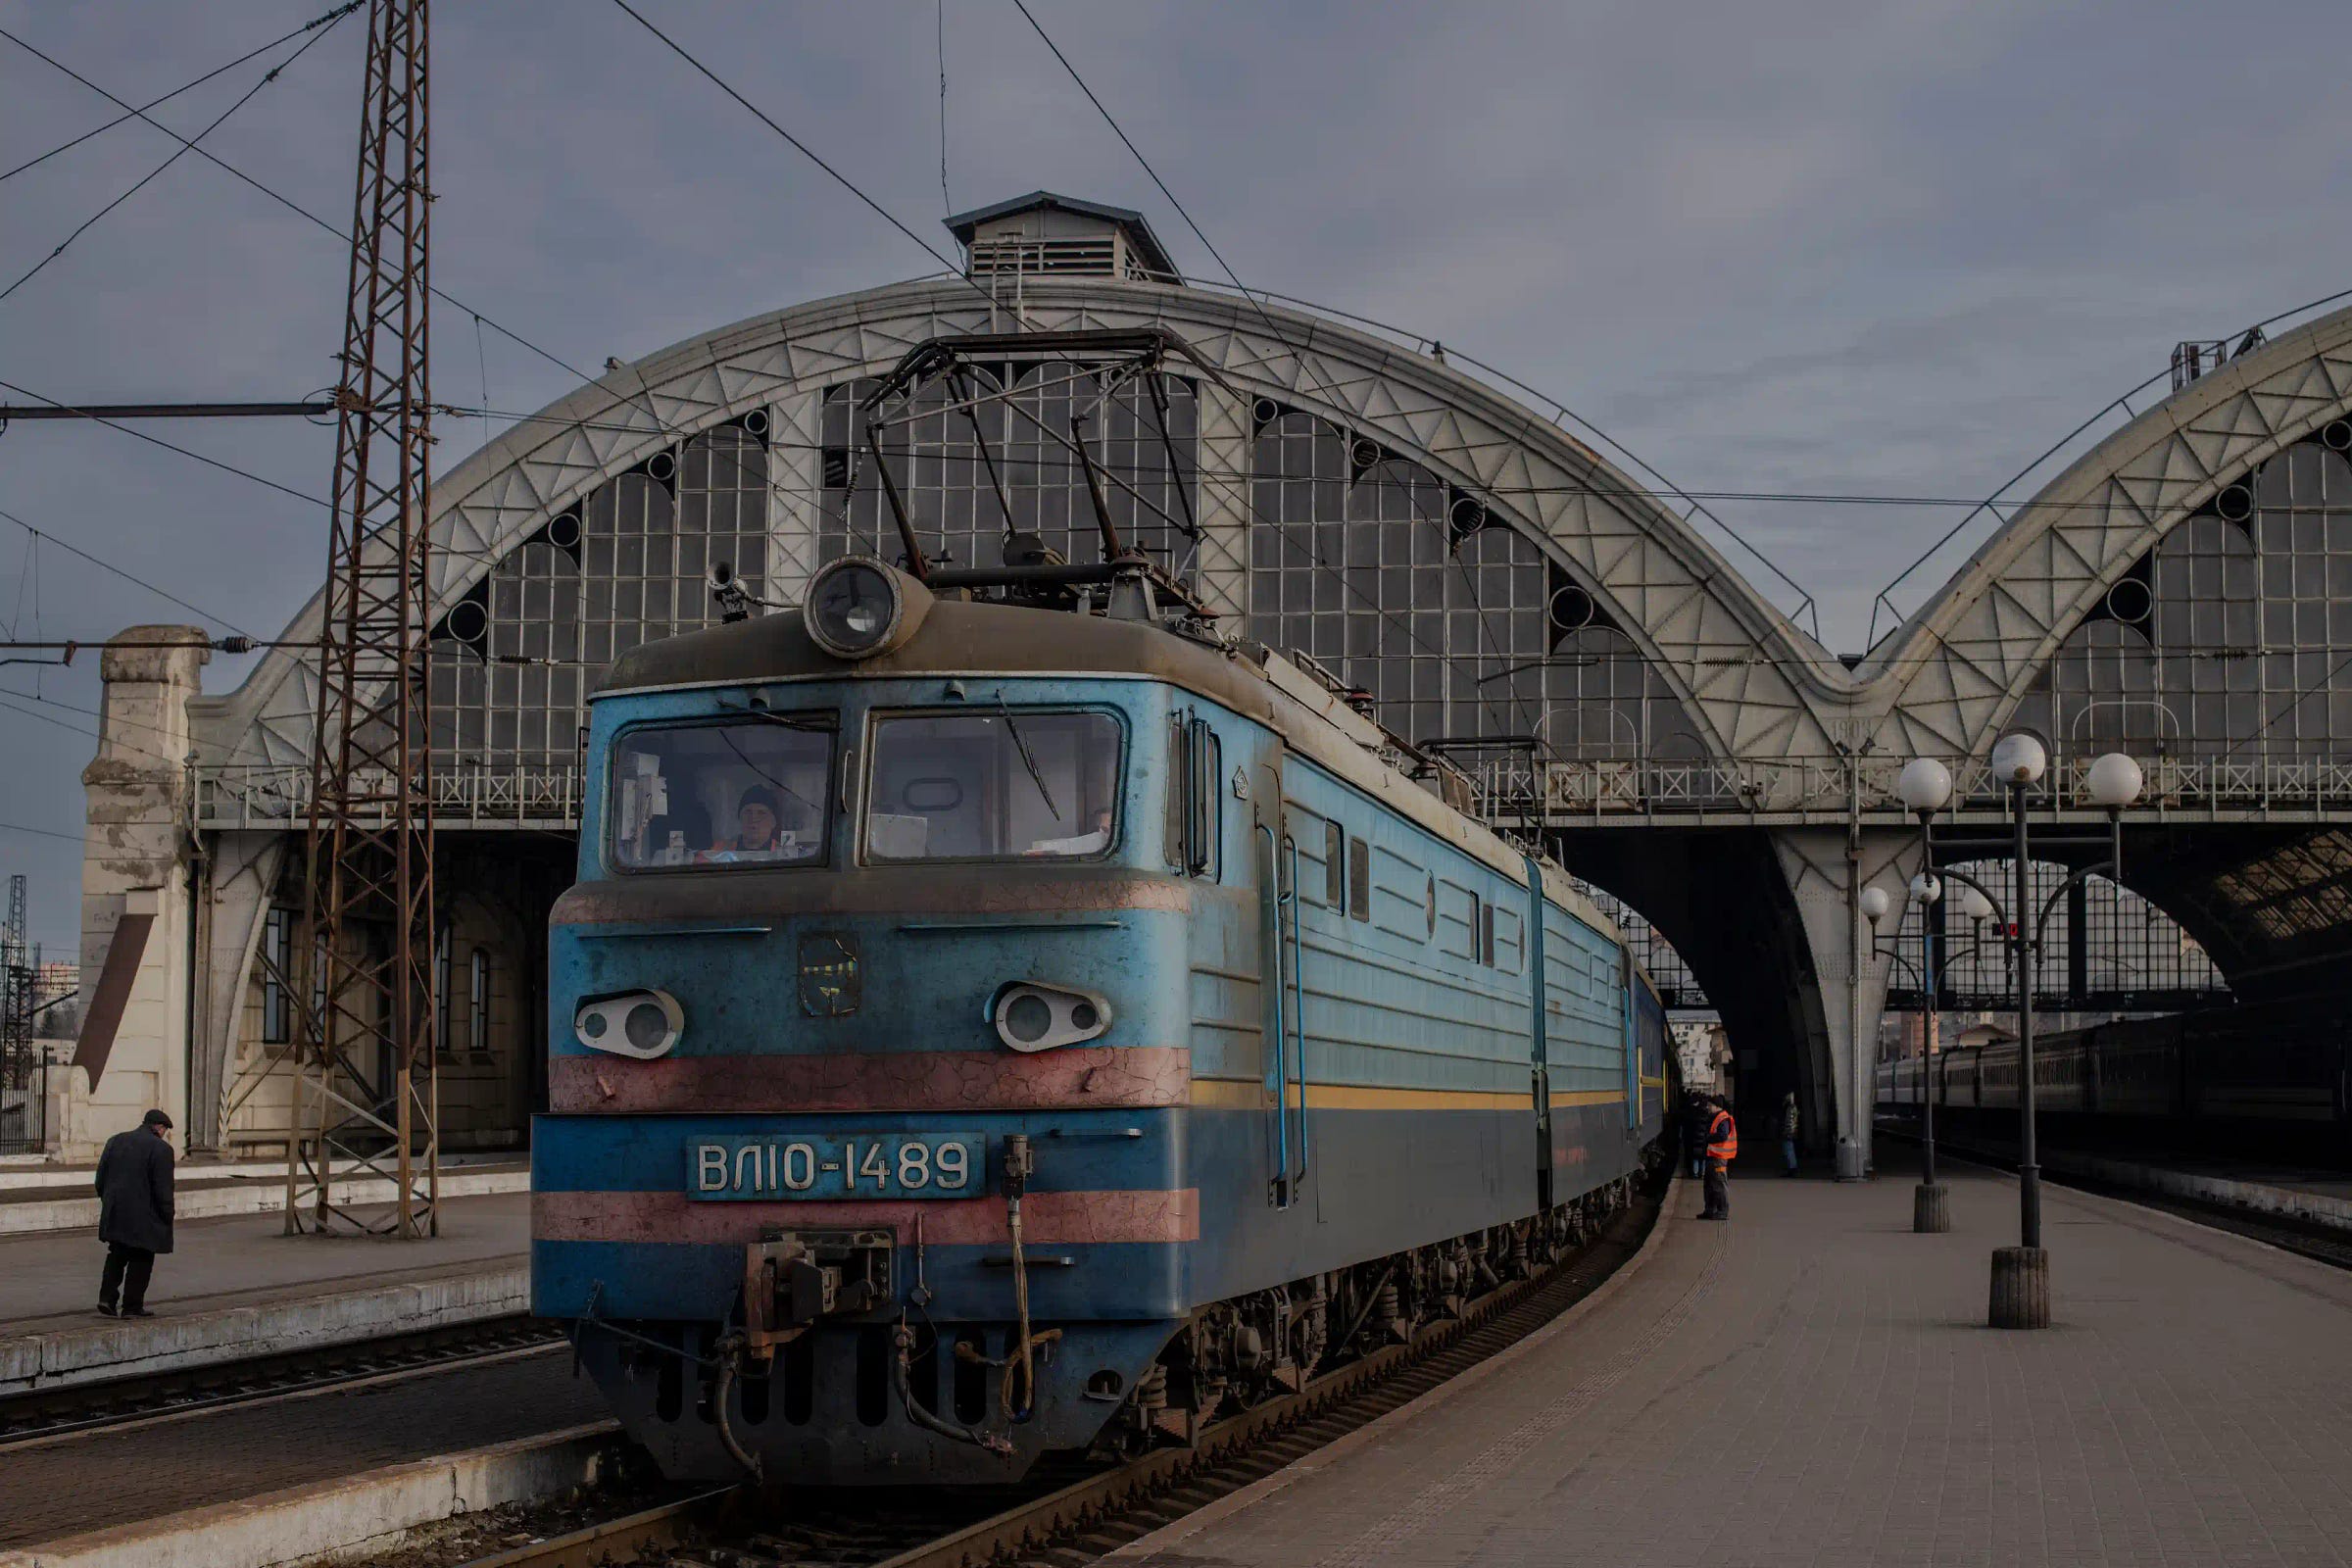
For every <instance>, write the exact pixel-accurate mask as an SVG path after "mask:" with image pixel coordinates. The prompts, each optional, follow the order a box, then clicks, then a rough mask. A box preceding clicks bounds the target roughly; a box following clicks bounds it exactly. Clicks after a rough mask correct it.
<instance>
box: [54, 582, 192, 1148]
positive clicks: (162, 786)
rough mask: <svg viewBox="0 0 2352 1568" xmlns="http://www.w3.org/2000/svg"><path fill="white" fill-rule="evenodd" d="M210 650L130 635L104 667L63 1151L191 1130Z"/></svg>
mask: <svg viewBox="0 0 2352 1568" xmlns="http://www.w3.org/2000/svg"><path fill="white" fill-rule="evenodd" d="M206 641H207V639H206V636H205V633H204V632H203V631H202V630H201V629H200V628H198V627H194V626H132V627H130V628H128V629H127V630H124V631H123V632H121V633H118V634H117V635H116V636H115V637H114V638H113V639H112V640H111V641H110V642H109V643H108V644H107V646H106V651H105V653H104V654H103V655H102V656H101V657H100V660H99V676H100V679H102V680H103V681H104V682H105V696H104V698H103V699H102V702H101V707H100V715H101V716H100V718H99V726H98V727H99V734H100V739H99V742H98V755H97V757H96V758H94V759H93V760H91V762H90V764H89V766H87V767H85V768H83V769H82V774H81V782H82V787H83V790H84V792H85V795H86V799H87V816H86V825H85V828H84V834H83V840H82V862H81V932H82V936H81V1004H82V1016H83V1018H84V1019H85V1022H84V1024H83V1026H82V1038H81V1041H80V1044H79V1045H78V1046H77V1047H76V1051H75V1056H74V1063H75V1066H76V1067H77V1068H79V1069H80V1070H79V1071H77V1072H75V1073H73V1074H70V1075H69V1078H70V1082H71V1085H72V1087H71V1088H70V1090H69V1096H68V1097H69V1099H70V1100H72V1101H73V1102H74V1103H73V1104H71V1105H70V1106H69V1107H68V1113H67V1115H66V1117H65V1118H64V1123H63V1128H64V1131H65V1133H66V1138H65V1139H64V1140H61V1147H60V1150H59V1152H61V1153H64V1154H66V1155H68V1156H69V1157H75V1156H79V1155H85V1154H87V1153H89V1152H91V1151H92V1150H94V1149H95V1148H96V1146H97V1145H98V1144H101V1143H103V1142H104V1141H105V1140H106V1139H107V1138H109V1137H110V1136H112V1135H113V1134H115V1133H118V1132H121V1131H122V1130H123V1129H124V1128H126V1127H134V1126H136V1125H137V1124H138V1120H139V1117H140V1116H141V1115H143V1114H144V1113H145V1112H146V1111H147V1110H148V1109H149V1108H150V1107H152V1106H160V1107H161V1108H162V1109H163V1110H164V1111H165V1112H167V1113H168V1114H169V1115H170V1116H171V1117H172V1120H173V1122H175V1123H176V1124H177V1125H178V1126H180V1127H182V1128H185V1127H187V1126H188V1125H189V1122H190V1120H191V1119H192V1118H191V1116H190V1114H189V1110H190V1107H189V1104H188V1043H189V1038H190V1033H191V1031H190V1028H189V1024H190V1017H191V1013H192V1010H193V1007H192V1004H193V996H194V993H193V989H192V987H193V983H194V976H193V974H192V969H193V964H192V962H191V956H192V955H191V938H192V935H193V931H194V925H193V921H194V914H195V909H194V905H193V901H192V899H191V896H190V887H189V879H190V869H191V866H192V865H193V864H194V840H193V837H192V835H191V834H190V832H189V830H188V824H189V822H190V821H191V819H192V804H193V803H192V802H191V801H190V800H189V798H188V790H189V774H188V761H189V758H190V756H191V754H192V752H193V749H194V748H193V741H192V738H191V729H190V724H189V719H188V699H189V698H191V697H193V696H195V695H197V693H198V691H199V690H200V689H201V679H200V675H199V671H200V670H202V668H203V666H204V665H205V663H206V662H208V661H209V660H210V659H211V658H212V655H211V653H210V651H209V650H208V649H207V647H206ZM118 948H120V951H118ZM110 958H112V959H114V960H115V961H114V962H113V963H112V964H110V963H109V959H110ZM68 1143H70V1145H71V1147H67V1144H68Z"/></svg>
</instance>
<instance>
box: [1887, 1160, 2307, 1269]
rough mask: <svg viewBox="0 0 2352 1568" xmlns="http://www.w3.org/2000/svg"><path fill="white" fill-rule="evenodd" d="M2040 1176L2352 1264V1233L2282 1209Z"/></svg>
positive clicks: (2003, 1164)
mask: <svg viewBox="0 0 2352 1568" xmlns="http://www.w3.org/2000/svg"><path fill="white" fill-rule="evenodd" d="M1880 1131H1881V1132H1883V1133H1887V1134H1888V1135H1889V1136H1892V1137H1895V1138H1900V1139H1902V1140H1903V1141H1904V1142H1906V1143H1910V1144H1914V1145H1916V1144H1917V1143H1918V1142H1919V1139H1918V1136H1917V1135H1916V1134H1913V1133H1908V1132H1902V1131H1898V1130H1896V1129H1893V1128H1888V1127H1882V1128H1880ZM1936 1151H1937V1152H1938V1153H1941V1154H1947V1155H1949V1156H1951V1157H1953V1158H1957V1159H1965V1160H1968V1161H1970V1162H1972V1163H1975V1164H1979V1165H1989V1166H1991V1167H1992V1168H1993V1169H1995V1170H2005V1171H2008V1172H2009V1173H2011V1174H2012V1175H2014V1174H2016V1171H2017V1155H2016V1152H2015V1151H2014V1150H2004V1149H1996V1148H1990V1147H1987V1146H1985V1145H1983V1144H1958V1143H1954V1142H1952V1141H1951V1140H1950V1139H1949V1138H1945V1137H1943V1136H1941V1135H1940V1134H1939V1135H1938V1136H1937V1137H1936ZM2041 1179H2042V1180H2043V1181H2044V1182H2046V1183H2048V1184H2050V1185H2052V1186H2057V1187H2072V1188H2075V1189H2077V1190H2079V1191H2081V1192H2085V1193H2095V1194H2097V1195H2098V1196H2099V1197H2101V1198H2112V1199H2115V1200H2117V1201H2121V1202H2126V1203H2136V1204H2137V1205H2139V1206H2140V1207H2141V1208H2153V1209H2156V1210H2159V1211H2160V1212H2163V1213H2167V1214H2178V1215H2179V1216H2180V1217H2181V1218H2182V1219H2193V1220H2195V1221H2196V1222H2197V1223H2198V1224H2200V1225H2210V1226H2212V1227H2213V1228H2214V1229H2215V1230H2222V1231H2229V1232H2230V1233H2231V1234H2232V1235H2236V1236H2243V1237H2246V1238H2248V1239H2249V1240H2252V1241H2257V1242H2265V1243H2268V1244H2269V1245H2270V1246H2273V1247H2276V1248H2278V1249H2279V1250H2282V1251H2288V1252H2294V1253H2296V1254H2298V1255H2299V1256H2303V1257H2308V1258H2310V1259H2312V1260H2313V1261H2314V1262H2319V1263H2327V1264H2329V1265H2331V1266H2333V1267H2336V1268H2342V1269H2352V1233H2347V1232H2344V1231H2341V1230H2337V1229H2335V1228H2333V1227H2331V1226H2327V1225H2322V1224H2318V1223H2316V1222H2313V1221H2308V1220H2297V1219H2295V1218H2293V1217H2292V1216H2290V1215H2285V1214H2265V1213H2261V1212H2259V1211H2257V1210H2253V1209H2247V1208H2240V1207H2238V1206H2237V1205H2236V1204H2233V1203H2220V1202H2206V1201H2200V1200H2198V1199H2194V1198H2180V1197H2177V1196H2175V1195H2174V1194H2171V1193H2151V1192H2149V1191H2147V1190H2146V1189H2144V1188H2139V1187H2130V1186H2126V1185H2125V1184H2124V1183H2122V1182H2107V1181H2101V1180H2099V1179H2098V1178H2097V1177H2095V1176H2082V1175H2078V1174H2075V1173H2074V1172H2071V1171H2053V1170H2052V1169H2050V1168H2049V1167H2048V1166H2047V1165H2044V1166H2043V1167H2042V1169H2041Z"/></svg>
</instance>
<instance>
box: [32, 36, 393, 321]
mask: <svg viewBox="0 0 2352 1568" xmlns="http://www.w3.org/2000/svg"><path fill="white" fill-rule="evenodd" d="M350 14H351V10H350V8H346V9H345V10H344V11H342V12H341V13H340V14H338V15H336V16H335V17H334V18H333V20H331V21H329V22H328V23H327V24H326V25H324V26H322V27H319V29H318V30H317V31H315V32H312V33H311V35H310V36H309V37H307V38H305V39H303V40H302V47H301V48H299V49H297V50H295V51H294V52H293V54H291V55H289V56H287V57H286V58H285V59H284V60H282V61H280V62H278V64H276V65H274V66H271V67H270V69H269V70H268V71H267V72H265V73H263V75H262V79H261V80H259V81H257V82H255V83H254V84H253V85H252V86H250V87H248V88H246V89H245V91H244V92H243V93H242V94H240V95H239V96H238V98H237V100H236V101H235V102H234V103H232V104H230V105H229V106H228V107H227V108H226V109H223V110H221V113H220V114H218V115H216V116H214V117H213V119H212V121H211V123H208V124H207V125H206V126H205V127H204V128H203V129H202V130H200V131H198V132H197V133H196V134H195V136H194V137H193V138H191V139H183V140H182V141H181V143H180V145H179V146H178V147H177V148H176V149H174V150H173V152H172V156H171V157H169V158H167V159H165V160H164V161H163V162H162V163H160V164H158V165H156V166H155V168H153V169H151V170H149V171H148V172H146V173H145V174H142V175H141V176H140V177H139V179H138V181H137V183H135V184H133V185H132V186H131V187H130V188H129V189H127V190H125V191H123V193H122V194H121V195H119V196H117V197H116V198H115V199H114V200H113V201H111V202H108V203H107V204H106V205H105V206H104V207H101V208H99V209H98V211H96V212H95V213H92V214H91V215H90V216H89V217H88V218H86V219H83V220H82V221H81V222H80V223H79V224H78V225H76V226H75V228H74V229H73V232H72V233H70V234H68V235H67V236H66V237H65V238H64V239H62V240H59V241H58V242H57V247H56V248H55V249H54V250H52V251H50V253H49V254H48V255H46V256H44V257H42V258H41V259H40V260H39V261H37V262H35V263H33V265H32V266H31V268H30V269H29V270H26V271H25V273H24V274H23V275H22V276H20V277H19V278H18V279H17V280H16V281H15V282H13V283H11V284H9V285H8V287H6V288H0V300H5V299H7V298H8V297H9V296H10V295H12V294H14V293H16V291H17V290H19V289H21V288H23V287H24V286H25V284H27V283H29V282H31V281H32V280H33V279H34V278H35V277H38V276H39V275H40V274H41V272H42V271H43V270H46V269H47V268H48V266H49V264H50V263H51V262H54V261H56V260H57V259H58V258H59V257H61V256H63V255H65V254H66V251H67V249H68V248H69V247H70V246H72V245H73V242H74V241H75V240H77V239H79V238H81V236H82V235H84V234H86V233H88V232H89V231H90V230H91V229H92V228H94V227H96V226H97V225H98V223H99V222H101V221H103V220H104V219H105V218H106V216H107V215H108V214H109V213H111V212H113V211H115V209H117V208H119V207H121V206H122V205H123V203H124V202H126V201H128V200H130V199H131V198H132V197H133V196H136V195H137V194H138V193H139V192H140V191H142V190H144V189H146V188H147V186H148V185H149V184H150V183H151V182H153V181H154V180H155V179H157V178H158V177H160V176H161V175H162V174H163V172H165V171H166V170H168V169H170V168H171V167H172V165H173V164H176V163H178V162H179V161H180V160H181V159H182V158H185V157H186V156H187V155H188V154H189V153H191V152H194V151H196V144H197V143H198V142H201V141H203V140H204V138H205V137H207V136H210V135H211V134H212V133H213V132H214V131H216V130H219V129H220V128H221V125H223V124H224V123H227V121H228V118H229V117H230V116H231V115H233V114H235V113H236V112H237V111H238V110H240V109H242V108H244V107H245V106H246V105H247V104H249V103H251V102H253V100H254V99H255V98H256V97H258V96H260V94H261V91H262V89H263V88H265V87H267V86H270V84H271V83H273V82H275V81H276V80H277V78H278V77H279V75H281V74H282V73H284V72H285V71H286V69H287V68H288V67H290V66H292V65H293V64H294V63H295V62H296V61H298V60H300V59H301V58H302V57H303V56H304V55H306V54H309V53H310V52H311V48H312V46H313V45H315V44H317V43H318V42H319V39H321V38H323V37H325V36H326V35H327V34H328V33H330V32H332V31H334V30H335V25H336V24H337V23H340V22H341V21H342V20H343V18H344V17H347V16H349V15H350ZM140 118H142V119H144V118H145V116H144V115H142V116H141V117H140Z"/></svg>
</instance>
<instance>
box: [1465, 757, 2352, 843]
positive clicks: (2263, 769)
mask: <svg viewBox="0 0 2352 1568" xmlns="http://www.w3.org/2000/svg"><path fill="white" fill-rule="evenodd" d="M1455 760H1456V761H1458V762H1459V763H1460V764H1461V766H1462V767H1463V768H1464V769H1465V770H1466V771H1467V772H1468V773H1469V774H1470V776H1471V779H1472V781H1473V792H1474V809H1476V810H1477V812H1478V813H1479V814H1480V815H1482V816H1485V817H1486V818H1488V819H1489V820H1491V821H1499V822H1506V823H1513V824H1522V825H1531V826H1532V825H1535V824H1536V823H1538V822H1540V823H1541V824H1542V825H1544V826H1546V827H1574V826H1578V825H1580V824H1593V823H1601V824H1607V825H1623V824H1624V823H1626V822H1628V821H1632V820H1640V819H1643V818H1648V817H1659V818H1669V819H1674V818H1681V819H1692V820H1696V819H1713V820H1722V819H1724V818H1727V817H1731V818H1744V819H1752V820H1759V821H1761V820H1779V821H1787V820H1820V819H1829V818H1834V819H1837V820H1840V821H1842V820H1844V818H1845V817H1846V816H1847V814H1848V813H1849V812H1852V811H1856V810H1858V811H1860V812H1862V813H1864V814H1877V815H1895V816H1907V814H1908V813H1907V812H1905V811H1904V809H1903V807H1902V803H1901V802H1900V801H1899V800H1898V799H1897V798H1896V796H1895V793H1894V781H1895V776H1896V775H1897V774H1898V773H1900V772H1901V771H1902V765H1903V761H1904V760H1903V759H1901V758H1896V757H1862V758H1844V757H1827V758H1791V759H1788V760H1781V761H1770V762H1724V761H1687V760H1686V761H1677V760H1555V759H1549V758H1543V757H1539V756H1535V755H1531V754H1528V753H1525V752H1521V753H1516V754H1497V755H1491V756H1488V757H1484V758H1480V759H1476V760H1471V759H1466V758H1456V759H1455ZM2090 762H2091V759H2090V758H2089V757H2086V756H2085V757H2072V756H2069V757H2061V758H2059V759H2057V760H2055V761H2054V763H2053V765H2052V766H2051V768H2050V770H2049V772H2048V773H2047V774H2046V775H2045V776H2044V778H2043V781H2042V783H2041V784H2040V785H2039V786H2037V787H2036V788H2035V789H2034V791H2032V792H2031V797H2030V799H2031V801H2032V804H2033V805H2034V809H2037V810H2041V809H2053V808H2055V809H2083V810H2087V809H2092V808H2091V804H2090V797H2089V791H2088V788H2087V785H2086V775H2087V773H2088V772H2089V769H2090ZM1948 765H1949V766H1950V767H1951V770H1952V783H1953V795H1952V805H1953V808H1954V809H1957V810H1961V811H1985V812H1992V811H1998V810H2000V809H2002V806H2003V800H2002V795H2003V791H2002V788H2001V786H2000V785H1999V783H1998V782H1997V781H1996V780H1995V779H1994V778H1993V776H1992V772H1991V769H1990V767H1989V765H1988V764H1987V763H1986V762H1985V761H1984V760H1981V759H1969V760H1959V761H1953V762H1950V763H1949V764H1948ZM2140 765H2141V768H2142V769H2143V771H2144V773H2145V775H2146V780H2147V782H2146V786H2145V788H2144V790H2143V791H2142V793H2141V796H2140V800H2139V802H2138V804H2137V805H2136V806H2134V807H2133V808H2132V811H2131V814H2134V815H2149V814H2163V813H2167V812H2180V813H2185V814H2192V815H2193V814H2200V813H2204V812H2208V811H2218V812H2224V813H2231V814H2238V813H2243V814H2248V815H2255V816H2260V815H2263V814H2267V813H2277V814H2280V815H2292V816H2295V817H2308V816H2312V815H2320V814H2332V813H2337V812H2341V813H2343V814H2345V815H2346V816H2352V760H2335V759H2324V760H2318V759H2310V758H2299V759H2298V758H2261V757H2248V758H2186V759H2175V758H2161V757H2160V758H2153V759H2148V758H2142V759H2140Z"/></svg>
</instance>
